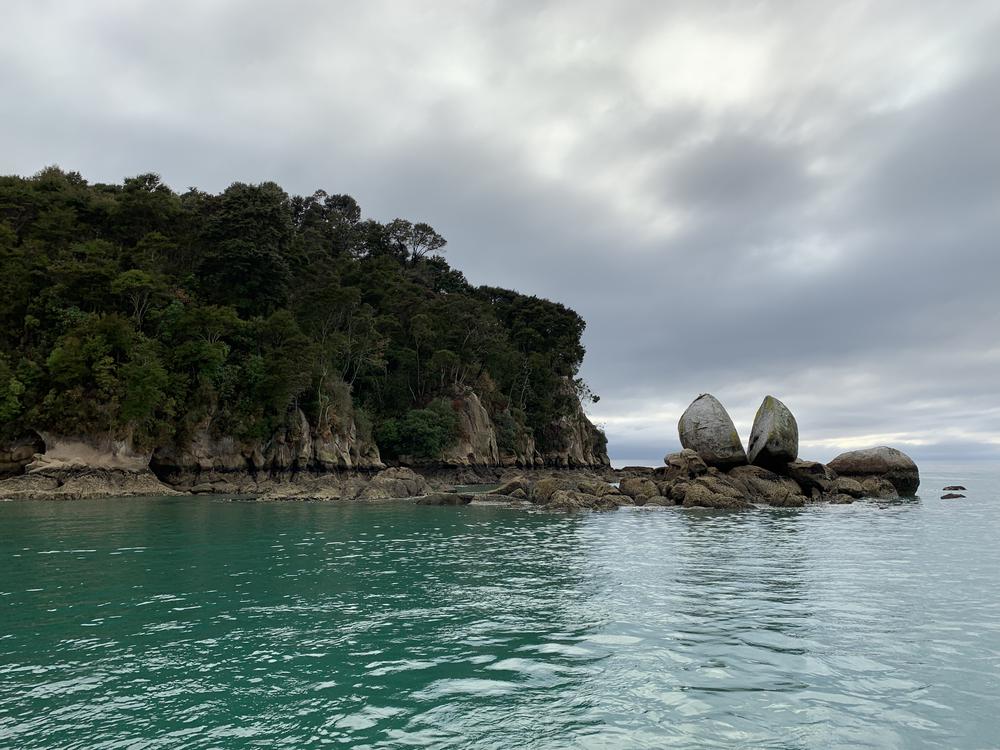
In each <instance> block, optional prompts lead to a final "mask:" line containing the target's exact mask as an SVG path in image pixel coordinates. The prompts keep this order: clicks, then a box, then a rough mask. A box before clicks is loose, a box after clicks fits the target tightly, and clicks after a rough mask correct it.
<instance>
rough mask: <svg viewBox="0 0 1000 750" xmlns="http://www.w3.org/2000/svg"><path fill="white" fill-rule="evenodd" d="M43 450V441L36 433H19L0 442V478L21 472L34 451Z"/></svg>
mask: <svg viewBox="0 0 1000 750" xmlns="http://www.w3.org/2000/svg"><path fill="white" fill-rule="evenodd" d="M44 452H45V441H44V440H42V437H41V436H40V435H39V434H38V433H31V434H28V435H21V436H19V437H17V438H15V439H13V440H10V441H7V442H2V443H0V479H5V478H6V477H12V476H17V475H18V474H23V473H24V469H25V467H26V466H27V465H28V464H30V463H31V462H32V461H33V460H34V458H35V454H36V453H44Z"/></svg>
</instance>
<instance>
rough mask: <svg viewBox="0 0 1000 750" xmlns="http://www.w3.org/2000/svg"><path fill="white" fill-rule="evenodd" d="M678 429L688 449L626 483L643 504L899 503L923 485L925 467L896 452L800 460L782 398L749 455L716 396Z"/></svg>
mask: <svg viewBox="0 0 1000 750" xmlns="http://www.w3.org/2000/svg"><path fill="white" fill-rule="evenodd" d="M677 429H678V433H679V435H680V440H681V445H683V446H684V450H682V451H681V452H679V453H672V454H669V455H667V456H666V457H665V458H664V464H665V465H664V466H662V467H660V468H658V469H656V470H654V471H652V472H651V476H650V477H648V478H644V479H641V480H640V479H631V478H628V479H623V480H622V482H621V485H620V486H621V488H622V492H624V493H626V494H628V495H629V496H631V497H632V499H633V500H635V501H636V502H637V503H638V502H641V500H642V499H644V498H647V499H653V500H655V501H656V502H657V503H659V502H661V500H663V499H669V500H672V501H673V502H674V503H675V504H677V505H684V506H686V507H708V508H746V507H751V506H753V505H756V504H766V505H774V506H785V507H798V506H803V505H806V504H807V503H811V502H829V503H850V502H854V500H856V499H858V498H862V497H871V498H876V499H892V498H896V497H899V496H908V495H913V494H914V493H915V492H916V491H917V488H918V487H919V486H920V473H919V470H918V469H917V465H916V464H915V463H914V462H913V459H911V458H910V457H909V456H907V455H906V454H905V453H903V452H902V451H899V450H897V449H895V448H889V447H885V446H881V447H878V448H869V449H866V450H859V451H850V452H848V453H843V454H841V455H839V456H837V457H836V458H835V459H833V460H832V461H831V462H830V463H829V464H826V465H824V464H822V463H819V462H818V461H804V460H801V459H799V428H798V423H797V422H796V420H795V417H794V416H793V415H792V413H791V411H790V410H789V409H788V407H787V406H785V405H784V404H783V403H782V402H781V401H779V400H778V399H776V398H775V397H774V396H766V397H765V398H764V400H763V402H762V403H761V405H760V408H759V409H758V410H757V415H756V417H755V418H754V423H753V428H752V430H751V434H750V450H749V451H748V452H744V450H743V444H742V443H741V442H740V438H739V435H738V433H737V432H736V428H735V426H733V421H732V419H730V417H729V414H728V413H726V410H725V408H724V407H723V406H722V404H721V403H720V402H719V401H718V399H716V398H715V397H714V396H712V395H710V394H702V395H700V396H699V397H698V398H696V399H695V400H694V402H693V403H692V404H691V406H689V407H688V409H687V410H686V411H685V412H684V414H683V416H681V419H680V422H679V423H678V428H677Z"/></svg>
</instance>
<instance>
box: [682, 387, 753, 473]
mask: <svg viewBox="0 0 1000 750" xmlns="http://www.w3.org/2000/svg"><path fill="white" fill-rule="evenodd" d="M677 431H678V433H680V438H681V445H682V446H683V447H685V448H690V449H691V450H693V451H695V452H696V453H697V454H698V455H699V456H700V457H701V459H702V460H703V461H704V462H705V463H706V464H708V465H709V466H716V467H718V468H720V469H728V468H731V467H733V466H742V465H744V464H746V463H747V454H746V451H744V450H743V443H742V442H740V436H739V433H737V432H736V425H734V424H733V420H732V419H731V418H730V417H729V414H728V413H727V412H726V410H725V408H724V407H723V406H722V404H720V403H719V400H718V399H717V398H715V396H712V395H711V394H709V393H703V394H701V395H700V396H698V398H696V399H695V400H694V401H693V402H692V403H691V405H690V406H689V407H688V408H687V410H686V411H685V412H684V413H683V414H682V415H681V418H680V421H679V422H678V423H677Z"/></svg>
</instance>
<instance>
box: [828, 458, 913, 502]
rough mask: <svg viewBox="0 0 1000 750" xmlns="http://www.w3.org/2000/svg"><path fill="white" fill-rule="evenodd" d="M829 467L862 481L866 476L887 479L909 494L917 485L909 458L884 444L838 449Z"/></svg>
mask: <svg viewBox="0 0 1000 750" xmlns="http://www.w3.org/2000/svg"><path fill="white" fill-rule="evenodd" d="M829 467H830V468H831V469H832V470H833V471H835V472H837V474H839V475H841V476H847V477H853V478H855V479H859V480H861V483H862V485H864V484H865V480H866V479H869V478H877V479H882V480H885V481H888V482H890V483H891V484H892V486H893V487H894V488H895V490H896V492H898V493H899V494H900V495H913V494H914V493H916V491H917V488H918V487H919V486H920V472H919V470H918V469H917V465H916V464H915V463H914V462H913V459H912V458H910V457H909V456H907V455H906V454H905V453H903V452H902V451H900V450H896V449H895V448H889V447H887V446H881V447H878V448H867V449H865V450H858V451H849V452H847V453H841V454H840V455H839V456H837V457H836V458H835V459H833V460H832V461H831V462H830V463H829Z"/></svg>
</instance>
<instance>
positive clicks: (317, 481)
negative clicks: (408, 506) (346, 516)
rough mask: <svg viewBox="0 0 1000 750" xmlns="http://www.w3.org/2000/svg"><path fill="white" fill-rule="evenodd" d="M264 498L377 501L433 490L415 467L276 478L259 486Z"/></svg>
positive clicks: (404, 497)
mask: <svg viewBox="0 0 1000 750" xmlns="http://www.w3.org/2000/svg"><path fill="white" fill-rule="evenodd" d="M258 491H259V494H260V497H261V499H262V500H333V501H336V500H342V501H360V502H374V501H378V500H400V499H406V498H413V497H420V496H423V495H426V494H428V492H430V485H428V483H427V480H426V479H425V478H424V477H422V476H421V475H420V474H417V473H416V472H415V471H413V470H412V469H407V468H405V467H396V468H391V469H384V470H382V471H380V472H378V473H377V474H375V475H374V476H372V477H364V476H360V475H356V474H344V473H332V474H324V475H317V476H307V477H296V478H295V480H294V481H293V480H291V479H287V478H286V479H282V478H279V479H275V480H268V481H265V482H263V483H262V484H261V485H260V487H259V490H258Z"/></svg>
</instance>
